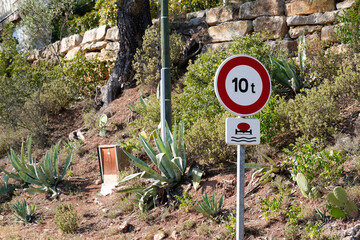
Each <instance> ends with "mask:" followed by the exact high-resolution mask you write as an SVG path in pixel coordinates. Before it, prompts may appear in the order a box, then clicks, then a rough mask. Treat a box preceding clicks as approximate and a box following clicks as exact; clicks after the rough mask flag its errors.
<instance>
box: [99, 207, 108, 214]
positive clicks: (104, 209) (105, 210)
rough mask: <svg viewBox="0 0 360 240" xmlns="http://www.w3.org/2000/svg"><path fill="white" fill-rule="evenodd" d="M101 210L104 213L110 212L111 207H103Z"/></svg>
mask: <svg viewBox="0 0 360 240" xmlns="http://www.w3.org/2000/svg"><path fill="white" fill-rule="evenodd" d="M101 211H102V212H103V213H108V212H109V209H107V208H103V209H101Z"/></svg>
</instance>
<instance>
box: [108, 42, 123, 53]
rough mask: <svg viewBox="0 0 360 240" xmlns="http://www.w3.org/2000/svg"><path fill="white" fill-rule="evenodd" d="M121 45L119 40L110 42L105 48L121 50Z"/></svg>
mask: <svg viewBox="0 0 360 240" xmlns="http://www.w3.org/2000/svg"><path fill="white" fill-rule="evenodd" d="M119 49H120V46H119V43H118V42H108V44H107V45H106V48H105V50H107V51H119Z"/></svg>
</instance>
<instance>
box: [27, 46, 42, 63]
mask: <svg viewBox="0 0 360 240" xmlns="http://www.w3.org/2000/svg"><path fill="white" fill-rule="evenodd" d="M38 59H40V51H39V50H38V49H35V50H33V51H32V52H31V54H30V55H29V56H28V61H30V62H34V61H36V60H38Z"/></svg>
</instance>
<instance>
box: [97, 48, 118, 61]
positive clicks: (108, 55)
mask: <svg viewBox="0 0 360 240" xmlns="http://www.w3.org/2000/svg"><path fill="white" fill-rule="evenodd" d="M117 53H118V52H117V51H107V50H105V49H102V50H101V52H100V54H98V55H97V59H98V60H100V61H102V62H105V61H110V62H115V61H116V58H117Z"/></svg>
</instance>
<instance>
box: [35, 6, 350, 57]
mask: <svg viewBox="0 0 360 240" xmlns="http://www.w3.org/2000/svg"><path fill="white" fill-rule="evenodd" d="M354 4H355V0H345V1H342V2H336V0H312V1H309V0H292V1H286V2H285V1H284V0H255V1H248V2H243V3H233V4H231V5H230V6H225V7H219V8H212V9H209V10H204V11H199V12H194V13H189V14H187V15H186V17H185V18H183V19H177V20H175V21H174V23H173V24H172V27H173V28H175V29H176V30H177V31H178V32H180V33H181V34H183V35H184V36H186V37H187V38H188V39H192V38H194V36H195V35H197V34H198V33H199V32H202V33H204V32H205V33H206V35H207V40H206V42H205V44H206V45H207V46H206V47H209V48H216V47H218V46H223V45H226V44H228V43H229V42H231V41H233V39H234V38H236V37H241V36H244V35H246V34H249V33H252V32H267V33H268V34H267V40H268V42H269V43H270V44H273V43H275V41H276V40H277V41H278V42H279V43H280V46H282V47H283V48H285V49H287V50H288V51H289V52H293V51H296V49H297V39H298V37H299V36H301V35H302V34H305V39H306V42H312V41H320V40H323V41H327V42H330V43H336V42H337V39H336V34H335V32H334V29H335V27H336V25H337V17H336V16H337V15H338V14H340V13H341V11H342V10H343V9H346V8H350V7H351V6H353V5H354ZM118 41H119V31H118V29H117V28H116V27H115V28H109V27H107V26H100V27H98V28H96V29H92V30H89V31H87V32H85V34H84V35H83V36H82V35H79V34H77V35H73V36H70V37H67V38H64V39H62V40H61V41H58V42H56V43H54V44H52V45H50V46H48V47H47V48H46V49H44V50H41V51H36V53H35V54H34V55H33V56H32V57H31V58H30V59H31V60H32V61H35V60H37V59H39V58H43V59H48V60H50V59H54V55H53V54H52V52H53V51H52V50H55V51H56V52H57V53H59V54H60V55H63V56H64V59H65V60H71V59H73V58H74V56H75V54H76V53H77V52H78V51H79V50H82V51H83V52H84V53H85V56H86V57H87V58H88V59H95V58H96V59H100V60H110V61H114V60H115V59H116V55H117V51H118V50H119V44H118Z"/></svg>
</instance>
